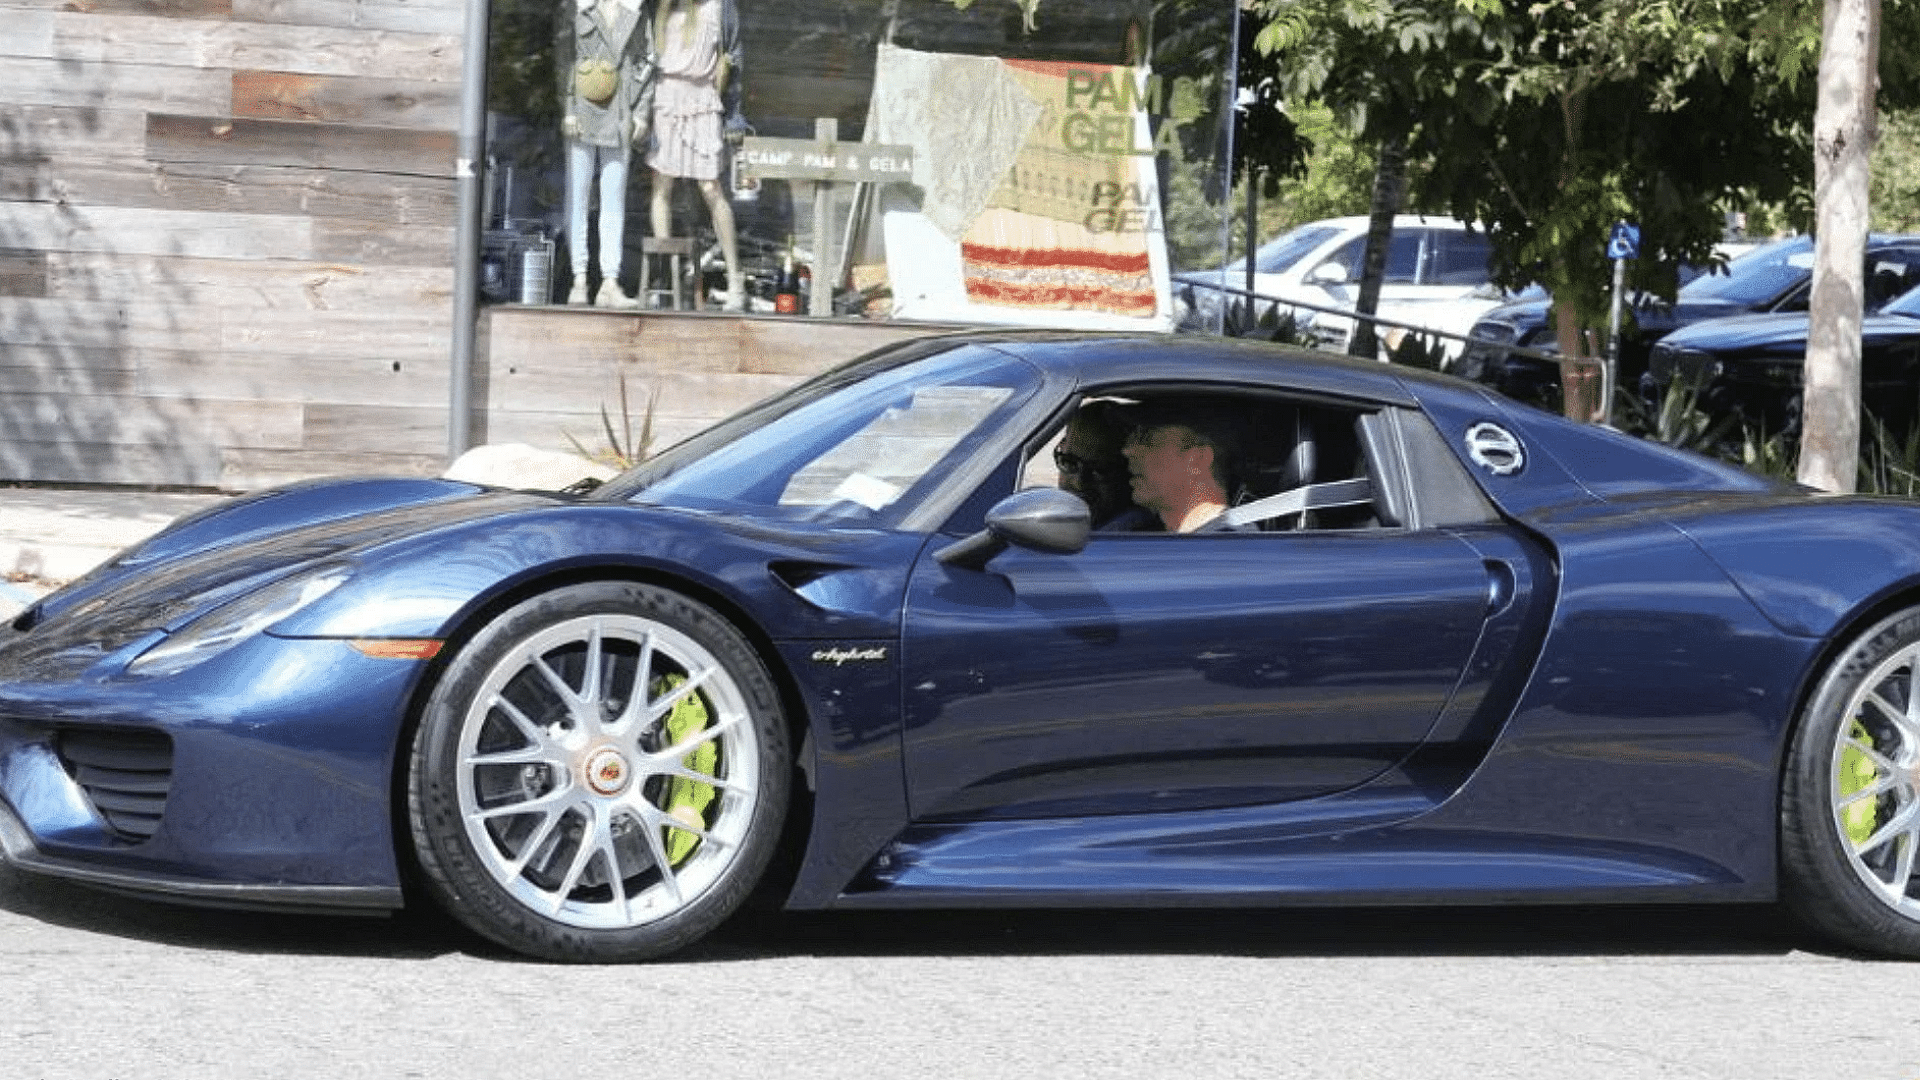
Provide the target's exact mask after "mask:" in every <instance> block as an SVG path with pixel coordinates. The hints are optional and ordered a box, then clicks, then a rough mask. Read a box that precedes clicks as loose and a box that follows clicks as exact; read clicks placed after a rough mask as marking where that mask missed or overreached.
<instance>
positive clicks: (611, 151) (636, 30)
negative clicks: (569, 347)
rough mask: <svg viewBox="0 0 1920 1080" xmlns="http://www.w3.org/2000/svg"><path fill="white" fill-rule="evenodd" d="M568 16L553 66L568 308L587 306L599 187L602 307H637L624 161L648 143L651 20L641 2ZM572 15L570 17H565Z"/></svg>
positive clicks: (609, 0)
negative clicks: (561, 105) (629, 275)
mask: <svg viewBox="0 0 1920 1080" xmlns="http://www.w3.org/2000/svg"><path fill="white" fill-rule="evenodd" d="M560 2H561V4H562V6H563V9H564V14H563V17H562V19H561V20H560V22H561V28H560V41H559V42H558V43H557V47H556V50H555V52H556V57H555V59H556V60H557V61H558V63H557V64H556V65H555V66H556V67H558V69H559V72H560V82H561V86H560V100H561V101H564V102H565V103H566V111H565V114H564V116H563V117H562V119H561V121H560V131H561V134H562V135H564V136H566V142H567V249H568V254H569V255H570V256H571V258H572V269H573V287H572V288H571V289H570V290H568V292H567V303H569V304H587V303H591V302H593V296H592V294H591V293H589V292H588V290H587V227H588V226H587V217H588V214H587V209H588V201H589V199H590V198H591V196H592V193H593V182H594V178H595V177H596V175H597V176H598V178H599V181H600V220H599V231H600V288H599V301H598V303H599V306H600V307H609V308H635V307H639V306H640V302H639V301H638V300H636V299H634V298H633V297H630V296H628V295H626V294H625V293H623V292H621V291H620V282H619V277H620V254H621V251H622V249H623V248H624V246H625V236H626V224H627V220H626V219H627V162H628V160H629V158H630V157H631V156H632V153H633V147H634V146H635V145H638V144H640V143H641V141H642V140H644V139H645V138H646V134H647V125H648V123H649V122H650V120H649V118H650V117H651V115H652V101H653V93H654V76H655V69H654V62H653V22H652V20H651V19H649V18H648V17H647V14H646V12H645V11H644V10H642V8H641V0H560ZM564 15H571V16H572V18H571V19H568V18H565V17H564Z"/></svg>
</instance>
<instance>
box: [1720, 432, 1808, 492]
mask: <svg viewBox="0 0 1920 1080" xmlns="http://www.w3.org/2000/svg"><path fill="white" fill-rule="evenodd" d="M1799 458H1800V447H1799V443H1798V442H1797V441H1796V440H1794V439H1790V438H1788V437H1787V433H1786V432H1784V431H1776V432H1774V433H1773V434H1771V435H1768V434H1767V433H1766V429H1764V428H1761V427H1759V426H1756V425H1753V424H1747V425H1744V426H1742V427H1741V429H1740V460H1739V461H1737V462H1735V464H1737V465H1740V466H1741V467H1743V468H1745V469H1746V470H1747V471H1748V472H1750V473H1757V474H1758V475H1760V476H1771V477H1773V478H1774V479H1776V480H1792V479H1793V478H1794V475H1795V473H1797V472H1798V471H1799Z"/></svg>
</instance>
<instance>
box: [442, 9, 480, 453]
mask: <svg viewBox="0 0 1920 1080" xmlns="http://www.w3.org/2000/svg"><path fill="white" fill-rule="evenodd" d="M487 15H488V0H467V25H466V32H465V35H464V49H465V51H464V52H463V54H462V56H461V61H460V136H459V143H458V149H457V150H456V151H455V157H454V163H453V175H454V180H455V183H456V184H458V186H459V204H458V209H457V211H456V214H457V218H456V220H455V223H454V245H453V349H452V355H451V356H450V357H449V361H450V362H449V364H448V365H447V384H448V386H447V458H448V460H449V461H451V460H452V459H453V458H457V457H459V456H460V455H461V454H464V453H466V452H467V450H468V448H469V444H470V443H471V441H472V438H473V431H472V428H473V412H472V410H473V402H472V397H473V346H474V337H475V332H476V331H477V329H478V327H477V325H476V324H477V322H478V320H479V308H480V233H481V230H482V229H483V228H484V227H485V223H484V222H482V221H481V220H480V215H481V213H482V210H483V208H484V205H485V201H486V200H485V198H484V197H483V196H484V192H483V190H482V177H483V175H484V170H483V169H482V168H481V164H482V162H484V161H485V159H486V153H487Z"/></svg>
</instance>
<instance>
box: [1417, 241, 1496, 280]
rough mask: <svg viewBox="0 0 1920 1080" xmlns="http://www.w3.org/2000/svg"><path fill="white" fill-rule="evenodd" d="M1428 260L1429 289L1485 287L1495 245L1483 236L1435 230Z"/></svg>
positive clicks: (1425, 278)
mask: <svg viewBox="0 0 1920 1080" xmlns="http://www.w3.org/2000/svg"><path fill="white" fill-rule="evenodd" d="M1432 237H1433V244H1432V247H1431V253H1430V254H1429V255H1428V256H1427V273H1426V276H1425V277H1424V278H1423V279H1422V283H1423V284H1427V285H1467V286H1472V285H1484V284H1486V283H1487V279H1488V278H1489V277H1490V276H1491V275H1490V274H1489V272H1488V267H1489V265H1490V264H1491V263H1492V261H1493V241H1491V240H1489V239H1487V237H1486V235H1485V234H1484V233H1473V232H1465V231H1462V230H1458V229H1435V230H1433V232H1432Z"/></svg>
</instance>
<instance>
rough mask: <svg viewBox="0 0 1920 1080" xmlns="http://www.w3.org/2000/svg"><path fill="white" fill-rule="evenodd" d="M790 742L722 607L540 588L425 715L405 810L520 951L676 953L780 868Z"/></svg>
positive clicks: (609, 956) (439, 872)
mask: <svg viewBox="0 0 1920 1080" xmlns="http://www.w3.org/2000/svg"><path fill="white" fill-rule="evenodd" d="M595 674H597V675H598V677H597V678H595V677H593V676H594V675H595ZM689 682H691V684H692V685H691V686H689V685H688V683H689ZM636 689H639V690H642V691H643V692H641V693H638V694H636V693H635V691H636ZM787 742H788V740H787V729H786V721H785V719H784V718H783V716H782V715H781V710H780V699H779V694H778V693H777V692H776V690H775V687H774V683H773V679H772V677H771V676H770V675H769V674H768V672H767V669H766V666H765V665H764V664H763V663H762V662H761V660H760V657H759V656H758V655H757V654H756V653H755V652H754V650H753V648H752V647H751V646H750V645H749V644H748V643H747V641H746V639H745V638H744V637H743V636H742V635H741V634H740V633H739V631H738V630H736V629H735V628H734V627H733V626H732V625H731V624H729V623H728V622H727V621H726V620H725V619H724V618H722V617H721V616H720V615H719V614H718V613H716V612H715V611H714V610H713V609H712V608H709V607H707V606H706V605H704V604H701V603H699V602H697V601H695V600H692V599H690V598H688V597H686V596H683V595H681V594H679V593H676V592H673V591H670V590H667V589H661V588H656V587H653V586H649V585H641V584H636V583H632V582H594V583H589V584H583V585H574V586H568V587H566V588H561V589H556V590H554V591H552V592H548V593H544V594H542V595H539V596H536V597H533V598H532V599H529V600H526V601H524V602H522V603H520V604H519V605H517V606H515V607H513V608H511V609H509V610H507V611H506V612H505V613H503V614H501V615H500V616H499V617H497V618H495V619H494V620H493V621H492V622H490V623H488V624H487V625H486V626H485V627H483V628H482V629H481V630H480V632H479V633H478V634H477V635H475V636H474V638H473V639H472V640H471V641H470V642H468V643H467V644H466V645H465V646H464V647H463V648H462V649H461V650H460V652H459V653H458V654H457V655H456V656H455V657H454V658H453V660H452V662H451V663H450V664H448V666H447V668H446V670H445V672H444V673H443V674H442V677H441V679H440V681H439V683H438V684H437V686H436V687H435V689H434V692H433V695H432V697H431V698H430V699H429V701H428V703H427V707H426V712H425V714H424V715H423V716H422V718H421V723H420V727H419V730H418V732H417V734H416V736H415V738H414V743H413V747H412V757H411V762H410V769H409V772H408V784H407V809H408V816H409V822H410V824H411V827H412V832H413V840H414V847H415V851H416V852H417V857H418V859H419V863H420V869H421V871H422V876H423V878H424V880H425V882H426V885H427V888H428V891H429V892H430V893H431V894H432V895H433V897H434V898H435V900H436V901H437V902H438V903H439V904H440V905H442V906H443V907H444V908H446V910H447V911H448V912H449V913H450V914H452V915H453V917H454V918H456V919H458V920H459V921H460V922H461V923H463V924H465V925H466V926H468V927H469V928H471V929H472V930H474V931H475V932H477V933H479V934H481V935H482V936H484V937H486V938H488V939H490V940H492V941H495V942H498V943H500V944H502V945H505V946H506V947H508V948H510V949H513V950H515V951H518V952H522V953H526V954H528V955H531V956H536V957H540V958H543V959H548V960H561V961H583V962H618V961H634V960H646V959H652V958H655V957H660V956H665V955H667V954H669V953H672V952H674V951H676V950H679V949H681V948H684V947H686V946H687V945H689V944H691V943H693V942H695V941H697V940H699V939H700V938H701V937H703V936H705V935H706V934H707V933H709V932H710V931H712V930H713V929H714V928H715V927H717V926H718V925H720V923H721V922H723V921H724V920H726V919H727V917H728V916H730V915H731V914H733V912H734V911H735V909H737V908H738V907H739V906H740V904H741V903H742V902H743V901H744V900H745V899H746V898H747V897H748V895H749V894H750V893H752V892H753V889H754V886H755V884H756V883H757V882H758V881H759V880H760V877H761V875H762V874H763V873H764V872H765V869H766V866H767V863H768V860H769V859H770V857H771V856H772V855H773V853H774V848H775V846H776V845H777V843H778V840H779V837H780V834H781V826H782V822H783V819H784V816H785V813H786V809H787V800H788V793H789V782H790V775H791V771H792V758H791V755H790V753H789V750H788V745H787ZM669 750H671V751H672V752H671V753H668V752H667V751H669ZM701 781H707V782H701Z"/></svg>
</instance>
